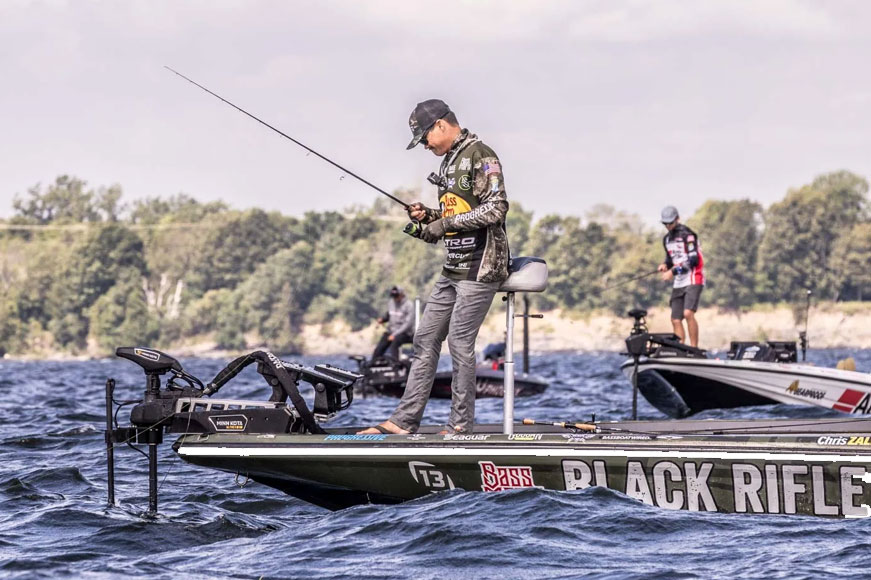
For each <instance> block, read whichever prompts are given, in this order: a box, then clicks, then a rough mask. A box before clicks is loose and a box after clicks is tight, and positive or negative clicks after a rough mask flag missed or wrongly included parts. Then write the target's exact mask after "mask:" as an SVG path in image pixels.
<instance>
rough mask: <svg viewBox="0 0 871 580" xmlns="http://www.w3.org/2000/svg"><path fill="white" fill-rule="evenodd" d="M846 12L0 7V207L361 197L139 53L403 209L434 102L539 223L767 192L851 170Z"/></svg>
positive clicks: (867, 6) (408, 1) (776, 5)
mask: <svg viewBox="0 0 871 580" xmlns="http://www.w3.org/2000/svg"><path fill="white" fill-rule="evenodd" d="M869 24H871V2H865V1H861V0H859V1H854V2H853V1H842V2H835V1H831V2H821V1H820V2H808V1H802V0H772V1H764V0H754V1H749V2H739V1H729V2H713V1H705V2H695V1H689V0H687V1H683V2H677V1H666V0H659V1H656V2H640V1H627V2H618V1H614V0H603V1H578V0H569V1H564V2H563V1H547V0H536V1H529V2H521V1H512V2H509V1H484V0H476V1H467V2H460V1H449V0H437V1H432V2H428V1H427V2H418V1H413V0H397V1H380V2H379V1H375V0H368V1H366V2H338V1H324V0H315V1H308V2H304V1H275V2H271V1H262V2H259V1H244V2H243V1H215V0H208V1H184V0H174V1H166V2H161V1H154V0H147V1H142V2H135V1H127V2H124V1H108V0H106V1H102V2H86V1H84V0H80V1H68V2H67V1H45V2H23V1H19V0H0V216H4V217H8V216H9V215H11V213H12V208H11V205H12V199H13V197H14V196H15V194H23V193H25V192H26V190H27V189H28V188H29V187H31V186H32V185H34V184H36V183H38V182H41V183H47V182H50V181H53V180H54V178H55V177H56V176H57V175H59V174H63V173H68V174H73V175H76V176H78V177H81V178H83V179H85V180H87V181H88V182H89V183H90V184H91V185H94V186H99V185H110V184H114V183H118V184H120V185H121V186H122V187H123V189H124V192H125V195H124V197H125V199H126V200H128V201H129V200H131V199H134V198H141V197H145V196H168V195H172V194H175V193H178V192H184V193H188V194H190V195H193V196H194V197H196V198H198V199H200V200H203V201H205V200H214V199H222V200H225V201H227V202H229V203H230V204H231V205H232V206H234V207H238V208H245V207H262V208H265V209H280V210H282V211H283V212H285V213H291V214H302V213H303V212H305V211H308V210H327V209H341V208H344V207H348V206H349V205H352V204H366V205H368V204H369V203H371V201H372V200H373V199H374V197H375V196H377V195H378V194H377V193H376V192H374V191H373V190H370V189H369V188H367V187H366V186H364V185H362V184H359V183H357V182H355V181H354V180H353V179H351V178H345V179H340V173H339V172H338V171H337V170H336V169H334V168H332V167H331V166H329V165H327V164H326V163H324V162H323V161H320V160H318V159H317V158H315V157H314V156H308V157H307V156H306V154H305V152H304V151H303V150H301V149H299V148H298V147H296V146H295V145H293V144H292V143H290V142H289V141H287V140H285V139H283V138H281V137H280V136H278V135H276V134H274V133H272V132H271V131H269V130H268V129H266V128H265V127H263V126H261V125H259V124H257V123H255V122H254V121H252V120H250V119H249V118H247V117H245V116H243V115H242V114H240V113H238V112H236V111H234V110H233V109H231V108H230V107H228V106H227V105H225V104H223V103H221V102H220V101H218V100H216V99H215V98H213V97H211V96H209V95H207V94H206V93H204V92H202V91H200V90H199V89H197V88H196V87H193V86H192V85H190V84H188V83H186V82H184V81H182V80H181V79H179V78H178V77H176V76H174V75H172V74H171V73H169V72H167V71H166V70H165V69H164V68H163V65H169V66H172V67H173V68H176V69H178V70H179V71H181V72H183V73H185V74H186V75H188V76H190V77H192V78H194V79H195V80H197V81H198V82H200V83H202V84H204V85H206V86H207V87H209V88H210V89H212V90H213V91H215V92H217V93H219V94H221V95H223V96H224V97H226V98H228V99H229V100H231V101H234V102H236V104H238V105H239V106H241V107H243V108H245V109H248V110H250V111H251V112H252V113H254V114H255V115H258V116H261V117H262V118H264V119H265V120H267V121H268V122H270V123H272V124H273V125H275V126H277V127H279V128H280V129H282V130H284V131H285V132H287V133H289V134H290V135H292V136H293V137H295V138H297V139H299V140H300V141H302V142H304V143H306V144H307V145H309V146H310V147H313V148H315V149H317V150H319V151H321V152H322V153H324V154H326V155H327V156H330V157H333V158H334V159H335V160H336V161H338V162H339V163H341V164H344V165H346V166H347V167H348V168H349V169H351V170H352V171H356V172H358V173H360V174H361V175H362V176H363V177H366V178H367V179H369V180H370V181H373V182H374V183H376V184H377V185H379V186H381V187H382V188H384V189H387V190H393V189H395V188H399V187H421V188H423V194H422V197H423V200H424V201H425V202H427V201H428V202H431V203H435V192H434V189H433V188H432V186H429V185H428V184H426V182H425V177H426V175H428V173H429V172H430V171H432V170H435V169H436V167H437V159H436V158H435V157H434V156H433V155H432V154H431V153H428V152H426V151H424V150H423V149H421V148H418V149H415V150H413V151H405V145H406V144H407V142H408V140H409V138H410V132H409V129H408V124H407V121H408V115H409V113H410V111H411V109H412V108H413V107H414V105H415V103H417V102H418V101H421V100H424V99H427V98H433V97H438V98H442V99H444V100H445V101H446V102H447V103H448V104H449V105H451V107H452V108H453V109H454V110H455V111H456V113H457V115H458V117H459V119H460V122H461V124H463V125H464V126H467V127H469V128H470V129H472V130H473V131H474V132H476V133H478V135H479V136H480V137H481V138H482V139H483V140H484V141H485V142H486V143H487V144H489V145H490V146H491V147H493V149H494V150H495V151H496V152H497V154H498V155H499V156H500V158H501V159H502V162H503V167H504V170H505V177H506V187H507V190H508V195H509V199H511V200H516V201H519V202H520V203H521V204H523V205H524V206H525V207H526V208H527V209H532V210H533V211H534V212H535V213H536V215H537V216H539V217H540V216H542V215H544V214H545V213H550V212H560V213H571V214H578V215H580V214H583V213H584V212H585V211H586V210H588V209H589V208H590V207H592V206H593V205H595V204H597V203H603V202H604V203H608V204H611V205H613V206H615V207H617V208H618V209H623V210H628V211H634V212H637V213H639V214H641V215H642V216H643V217H644V219H645V221H648V222H653V221H655V220H656V218H657V216H658V212H659V209H660V207H661V206H663V205H665V204H674V205H676V206H678V207H679V208H680V209H681V211H682V213H683V214H684V215H689V214H690V213H691V212H692V211H693V210H694V209H695V208H697V207H698V206H699V205H700V204H701V203H702V202H703V201H704V200H706V199H710V198H718V199H737V198H742V197H749V198H752V199H755V200H758V201H760V202H763V203H764V204H766V205H767V204H769V203H771V202H772V201H776V200H777V199H779V198H781V197H782V196H783V195H784V193H785V192H786V190H787V189H788V188H790V187H796V186H800V185H802V184H804V183H807V182H809V181H810V180H811V179H813V177H814V176H815V175H817V174H819V173H822V172H826V171H831V170H836V169H842V168H845V169H850V170H852V171H854V172H857V173H859V174H861V175H863V176H866V177H869V176H871V74H869V72H868V71H869V56H871V35H869V34H868V29H869Z"/></svg>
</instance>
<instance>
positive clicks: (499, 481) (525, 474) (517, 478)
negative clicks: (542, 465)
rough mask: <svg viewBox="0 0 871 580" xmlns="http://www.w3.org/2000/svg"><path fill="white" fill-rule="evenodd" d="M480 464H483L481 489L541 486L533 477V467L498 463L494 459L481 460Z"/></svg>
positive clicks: (494, 489) (497, 489)
mask: <svg viewBox="0 0 871 580" xmlns="http://www.w3.org/2000/svg"><path fill="white" fill-rule="evenodd" d="M478 465H479V466H481V489H483V490H484V491H505V490H506V489H521V488H524V487H540V486H538V485H535V481H534V480H533V479H532V468H531V467H527V466H503V465H496V464H495V463H493V462H492V461H479V462H478Z"/></svg>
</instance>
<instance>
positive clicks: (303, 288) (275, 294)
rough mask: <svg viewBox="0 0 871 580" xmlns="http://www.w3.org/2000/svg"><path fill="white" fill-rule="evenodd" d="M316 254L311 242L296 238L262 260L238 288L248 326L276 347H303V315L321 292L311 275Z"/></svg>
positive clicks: (297, 349)
mask: <svg viewBox="0 0 871 580" xmlns="http://www.w3.org/2000/svg"><path fill="white" fill-rule="evenodd" d="M313 258H314V248H313V247H312V245H311V244H309V243H308V242H297V243H296V244H294V245H293V247H291V248H287V249H284V250H280V251H279V252H277V253H276V254H275V255H273V256H271V257H270V258H269V259H268V260H266V261H265V262H263V263H262V264H260V265H259V266H258V267H257V269H256V270H255V271H254V273H253V274H252V275H251V276H250V277H249V278H248V279H247V280H246V281H245V282H244V283H243V284H242V285H240V286H239V288H238V289H237V291H236V293H237V294H238V295H239V297H240V304H241V305H242V308H244V311H245V312H246V313H247V324H246V326H247V327H248V328H252V329H254V330H256V331H257V332H258V333H259V334H260V336H261V337H262V338H263V339H265V340H266V341H267V343H268V344H269V347H270V348H272V349H274V350H277V351H280V352H301V350H302V322H303V317H304V316H305V313H306V311H307V310H308V306H309V304H310V303H311V301H312V299H313V298H314V296H315V294H316V293H317V292H318V286H317V284H316V281H315V280H313V279H312V278H311V273H312V270H311V266H312V262H313Z"/></svg>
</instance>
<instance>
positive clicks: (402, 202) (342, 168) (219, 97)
mask: <svg viewBox="0 0 871 580" xmlns="http://www.w3.org/2000/svg"><path fill="white" fill-rule="evenodd" d="M163 68H165V69H166V70H168V71H170V72H172V73H174V74H176V75H178V76H180V77H181V78H183V79H184V80H186V81H187V82H189V83H191V84H192V85H196V86H198V87H199V88H201V89H203V90H204V91H206V92H207V93H209V94H210V95H212V96H213V97H215V98H217V99H220V100H222V101H224V102H225V103H227V104H228V105H230V106H231V107H233V108H234V109H236V110H237V111H239V112H240V113H244V114H246V115H248V116H249V117H251V118H252V119H254V120H255V121H257V122H258V123H260V124H261V125H265V126H266V127H269V128H270V129H272V130H273V131H275V132H276V133H278V134H279V135H281V136H282V137H285V138H287V139H290V140H291V141H293V142H294V143H296V144H297V145H299V146H300V147H302V148H303V149H305V150H306V151H308V152H309V153H314V154H315V155H317V156H318V157H320V158H321V159H323V160H324V161H326V162H327V163H329V164H330V165H332V166H333V167H336V168H338V169H340V170H341V171H342V172H344V173H346V174H348V175H350V176H351V177H354V178H356V179H358V180H359V181H361V182H363V183H365V184H366V185H368V186H369V187H371V188H372V189H374V190H375V191H377V192H378V193H380V194H382V195H386V196H387V197H389V198H390V199H392V200H393V201H395V202H396V203H398V204H399V205H401V206H402V207H404V208H405V209H406V210H407V209H408V207H409V206H408V204H407V203H405V202H404V201H402V200H401V199H399V198H398V197H395V196H393V195H390V194H389V193H387V192H386V191H384V190H383V189H381V188H380V187H378V186H377V185H374V184H373V183H370V182H369V181H366V180H365V179H363V178H362V177H360V176H359V175H357V174H356V173H354V172H353V171H350V170H348V169H346V168H345V167H342V166H341V165H339V164H338V163H336V162H335V161H333V160H332V159H330V158H328V157H326V156H324V155H321V154H320V153H318V152H317V151H315V150H314V149H312V148H311V147H309V146H307V145H305V144H303V143H301V142H299V141H297V140H296V139H294V138H293V137H291V136H290V135H288V134H287V133H285V132H283V131H281V130H279V129H276V128H275V127H273V126H272V125H270V124H269V123H267V122H266V121H264V120H263V119H260V118H259V117H255V116H254V115H252V114H251V113H249V112H248V111H246V110H245V109H243V108H241V107H239V106H237V105H234V104H233V103H231V102H230V101H228V100H227V99H225V98H224V97H222V96H221V95H219V94H217V93H215V92H212V91H210V90H209V89H207V88H206V87H204V86H203V85H201V84H199V83H198V82H196V81H194V80H193V79H190V78H188V77H186V76H185V75H183V74H181V73H180V72H178V71H177V70H174V69H172V68H170V67H168V66H165V65H164V67H163ZM343 177H344V176H343ZM340 179H341V178H340Z"/></svg>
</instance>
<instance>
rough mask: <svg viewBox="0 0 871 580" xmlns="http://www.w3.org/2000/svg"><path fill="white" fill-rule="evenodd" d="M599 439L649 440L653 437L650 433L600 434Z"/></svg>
mask: <svg viewBox="0 0 871 580" xmlns="http://www.w3.org/2000/svg"><path fill="white" fill-rule="evenodd" d="M601 439H608V440H611V441H649V440H650V439H653V437H651V436H650V435H640V434H635V435H602V437H601Z"/></svg>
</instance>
